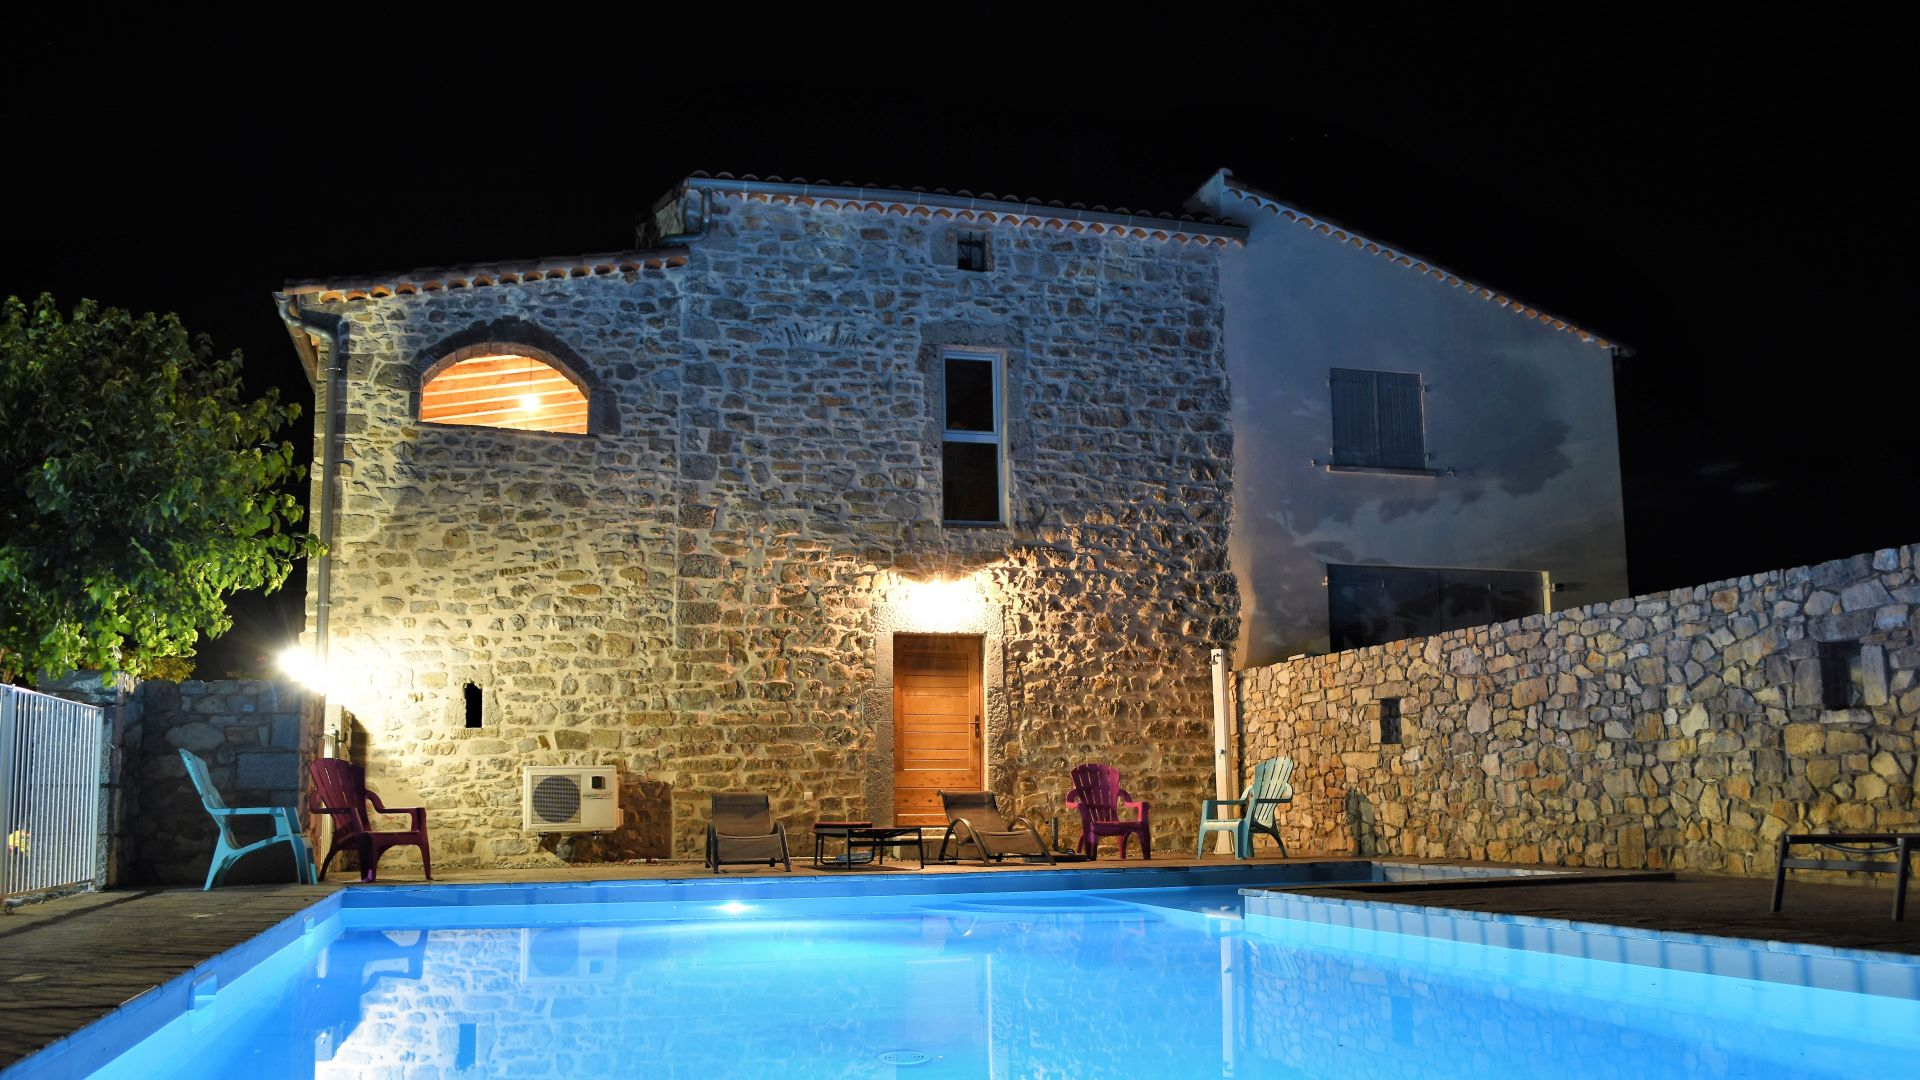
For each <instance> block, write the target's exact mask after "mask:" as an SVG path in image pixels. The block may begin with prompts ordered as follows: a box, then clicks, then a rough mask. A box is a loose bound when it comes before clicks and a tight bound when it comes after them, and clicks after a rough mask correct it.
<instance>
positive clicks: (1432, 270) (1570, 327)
mask: <svg viewBox="0 0 1920 1080" xmlns="http://www.w3.org/2000/svg"><path fill="white" fill-rule="evenodd" d="M1215 176H1216V177H1218V178H1219V180H1220V186H1221V190H1223V191H1225V192H1227V193H1228V194H1230V195H1232V196H1233V197H1235V198H1237V199H1241V200H1244V201H1247V202H1251V203H1253V204H1254V205H1256V206H1259V207H1261V208H1262V209H1264V210H1266V211H1267V212H1268V213H1270V214H1273V215H1275V216H1276V217H1279V218H1280V219H1282V220H1285V221H1292V222H1294V223H1295V224H1297V225H1304V226H1306V227H1307V228H1309V229H1311V230H1312V231H1314V232H1317V233H1319V234H1321V235H1322V236H1325V237H1328V238H1329V239H1332V240H1335V241H1339V242H1342V243H1345V244H1348V245H1349V246H1351V247H1354V248H1358V249H1360V250H1362V251H1367V252H1371V253H1374V254H1377V255H1381V256H1383V257H1385V258H1386V259H1387V260H1388V261H1390V262H1396V263H1399V264H1400V265H1401V266H1405V267H1407V268H1408V269H1411V270H1414V271H1417V272H1419V273H1421V274H1423V275H1425V276H1426V277H1429V278H1432V279H1433V280H1435V281H1438V282H1441V283H1442V284H1445V285H1450V286H1452V287H1454V288H1456V289H1462V288H1463V289H1466V290H1467V291H1468V292H1470V293H1472V294H1474V295H1476V296H1478V297H1480V298H1481V299H1482V300H1487V301H1490V302H1492V303H1493V304H1495V305H1496V306H1498V307H1502V308H1506V309H1508V310H1509V311H1512V312H1514V313H1515V314H1518V315H1520V316H1521V317H1522V318H1526V319H1531V320H1534V321H1536V322H1540V323H1543V324H1544V325H1546V326H1549V327H1551V328H1553V329H1555V330H1560V331H1564V332H1566V333H1569V334H1572V335H1574V336H1575V337H1578V338H1579V339H1580V340H1581V341H1587V342H1592V343H1593V344H1595V345H1599V346H1600V347H1602V348H1610V349H1618V350H1620V351H1621V352H1622V353H1631V352H1632V351H1633V350H1632V349H1631V348H1630V347H1628V346H1625V345H1622V344H1620V343H1619V342H1617V341H1610V340H1608V339H1607V338H1604V337H1602V336H1600V335H1599V334H1597V333H1595V332H1594V331H1592V330H1589V329H1586V328H1584V327H1581V326H1579V325H1577V324H1575V323H1573V322H1571V321H1569V320H1567V319H1563V318H1560V317H1559V316H1556V315H1553V314H1551V313H1549V312H1546V311H1542V310H1541V309H1539V308H1537V307H1532V306H1530V305H1528V304H1526V303H1524V302H1522V301H1521V300H1519V299H1517V298H1515V297H1513V296H1511V295H1508V294H1507V293H1503V292H1501V291H1499V290H1497V289H1494V288H1492V287H1491V286H1488V285H1483V284H1480V283H1479V282H1477V281H1474V280H1473V279H1471V278H1466V277H1462V276H1460V275H1459V274H1457V273H1455V272H1454V271H1452V270H1449V269H1447V268H1446V267H1444V266H1441V265H1440V264H1439V263H1437V262H1434V261H1433V260H1432V259H1428V258H1425V257H1423V256H1420V255H1416V254H1414V253H1412V252H1410V251H1408V250H1407V249H1405V248H1402V247H1398V246H1397V245H1389V244H1384V243H1381V242H1380V241H1378V240H1375V239H1373V238H1372V237H1370V236H1367V235H1365V234H1363V233H1360V232H1357V231H1355V230H1353V229H1349V228H1347V227H1345V226H1343V225H1341V224H1339V223H1338V222H1335V221H1334V220H1332V219H1331V218H1328V217H1326V216H1325V215H1323V214H1316V213H1312V212H1309V211H1306V210H1302V209H1300V208H1299V207H1297V206H1294V205H1292V204H1290V203H1287V202H1283V201H1282V200H1280V199H1278V198H1276V197H1274V196H1272V195H1270V194H1268V193H1266V192H1265V191H1262V190H1260V189H1259V188H1256V187H1253V186H1252V185H1250V184H1247V183H1245V182H1243V181H1240V180H1236V179H1234V177H1233V173H1232V172H1231V171H1229V170H1227V169H1221V170H1220V171H1219V172H1218V173H1216V174H1215Z"/></svg>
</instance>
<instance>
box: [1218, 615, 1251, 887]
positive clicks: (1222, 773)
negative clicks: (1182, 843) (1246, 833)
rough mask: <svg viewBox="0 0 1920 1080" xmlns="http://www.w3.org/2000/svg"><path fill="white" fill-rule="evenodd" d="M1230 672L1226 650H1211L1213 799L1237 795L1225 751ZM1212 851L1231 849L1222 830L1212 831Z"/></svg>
mask: <svg viewBox="0 0 1920 1080" xmlns="http://www.w3.org/2000/svg"><path fill="white" fill-rule="evenodd" d="M1231 676H1232V673H1231V672H1229V671H1228V670H1227V650H1225V649H1215V650H1213V793H1214V796H1213V797H1214V798H1216V799H1231V798H1235V797H1237V796H1238V795H1239V792H1237V791H1235V790H1234V789H1233V759H1232V758H1231V757H1230V756H1229V755H1228V753H1227V739H1228V730H1229V727H1230V725H1231V721H1230V719H1229V718H1230V717H1231V716H1232V705H1231V703H1230V702H1229V701H1228V700H1227V691H1228V689H1229V688H1230V686H1231ZM1251 811H1252V807H1244V808H1242V810H1241V813H1249V812H1251ZM1213 850H1214V851H1215V852H1216V853H1218V854H1221V855H1225V854H1227V853H1228V852H1230V851H1232V850H1233V847H1232V844H1231V843H1230V841H1229V838H1228V836H1227V834H1226V833H1225V832H1219V833H1215V834H1214V848H1213Z"/></svg>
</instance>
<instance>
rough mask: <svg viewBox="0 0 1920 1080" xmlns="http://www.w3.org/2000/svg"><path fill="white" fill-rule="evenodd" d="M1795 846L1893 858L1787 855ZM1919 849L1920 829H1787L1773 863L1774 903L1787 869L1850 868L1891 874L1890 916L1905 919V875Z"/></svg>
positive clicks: (1775, 904) (1783, 885)
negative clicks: (1891, 900)
mask: <svg viewBox="0 0 1920 1080" xmlns="http://www.w3.org/2000/svg"><path fill="white" fill-rule="evenodd" d="M1796 846H1811V847H1822V848H1826V849H1828V850H1830V851H1836V852H1839V853H1840V854H1842V855H1855V856H1862V855H1865V856H1872V855H1892V856H1895V858H1894V861H1893V862H1880V861H1869V860H1867V859H1862V858H1853V859H1790V858H1788V857H1787V849H1789V848H1792V847H1796ZM1916 853H1920V833H1787V834H1785V835H1783V836H1782V837H1780V858H1779V859H1778V860H1777V861H1776V862H1775V863H1774V867H1773V907H1772V908H1771V909H1769V910H1772V911H1779V910H1780V894H1781V892H1782V891H1784V890H1785V889H1786V885H1787V871H1788V870H1850V871H1853V872H1855V873H1861V874H1892V875H1894V878H1893V918H1894V921H1895V922H1899V921H1902V920H1904V919H1905V918H1906V917H1907V916H1906V907H1907V878H1908V876H1909V875H1910V874H1911V872H1912V869H1913V863H1912V860H1913V856H1914V855H1915V854H1916Z"/></svg>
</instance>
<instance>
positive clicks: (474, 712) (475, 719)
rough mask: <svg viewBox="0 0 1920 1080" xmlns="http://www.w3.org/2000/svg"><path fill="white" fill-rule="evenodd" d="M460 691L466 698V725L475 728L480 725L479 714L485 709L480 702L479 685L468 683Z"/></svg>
mask: <svg viewBox="0 0 1920 1080" xmlns="http://www.w3.org/2000/svg"><path fill="white" fill-rule="evenodd" d="M461 693H462V695H463V696H464V697H465V698H466V708H467V726H468V727H470V728H477V727H479V726H480V720H481V718H482V717H481V714H482V713H483V712H484V711H485V707H484V706H483V705H482V704H481V696H480V687H478V686H477V685H475V684H473V683H468V684H467V685H466V687H465V689H463V690H462V691H461Z"/></svg>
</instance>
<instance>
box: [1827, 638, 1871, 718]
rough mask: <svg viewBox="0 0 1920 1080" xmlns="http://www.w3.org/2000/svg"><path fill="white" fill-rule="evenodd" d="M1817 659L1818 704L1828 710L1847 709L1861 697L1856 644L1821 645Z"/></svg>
mask: <svg viewBox="0 0 1920 1080" xmlns="http://www.w3.org/2000/svg"><path fill="white" fill-rule="evenodd" d="M1818 648H1819V650H1820V651H1819V657H1820V703H1821V704H1822V705H1824V706H1826V707H1827V708H1829V709H1851V708H1855V707H1856V706H1858V705H1859V704H1860V702H1861V699H1862V698H1863V697H1865V695H1864V694H1862V693H1861V691H1860V685H1861V683H1862V682H1863V681H1864V680H1863V679H1862V677H1861V676H1862V672H1861V670H1860V643H1859V642H1857V641H1822V642H1820V643H1819V645H1818Z"/></svg>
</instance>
